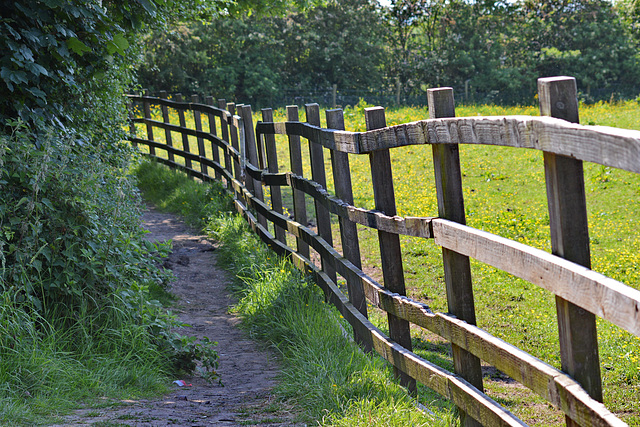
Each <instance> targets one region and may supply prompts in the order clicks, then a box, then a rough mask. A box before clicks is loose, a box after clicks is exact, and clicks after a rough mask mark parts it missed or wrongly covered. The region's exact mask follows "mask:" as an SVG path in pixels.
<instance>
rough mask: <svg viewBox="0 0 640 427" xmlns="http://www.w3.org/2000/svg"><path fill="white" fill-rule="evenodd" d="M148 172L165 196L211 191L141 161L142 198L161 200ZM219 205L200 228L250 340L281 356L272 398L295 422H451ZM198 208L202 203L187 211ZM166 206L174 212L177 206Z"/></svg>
mask: <svg viewBox="0 0 640 427" xmlns="http://www.w3.org/2000/svg"><path fill="white" fill-rule="evenodd" d="M148 174H150V175H153V176H155V177H156V178H158V177H163V179H165V182H169V181H172V182H174V180H175V182H178V181H180V184H179V187H177V188H174V189H172V190H171V194H183V193H191V194H197V193H200V194H207V193H211V192H212V191H213V192H217V191H218V190H211V188H210V187H209V186H208V185H203V184H200V183H197V182H194V181H190V180H183V179H182V178H176V176H180V175H181V174H179V173H177V172H172V171H169V170H168V169H167V168H164V167H163V166H159V165H157V164H147V165H144V166H143V167H142V168H141V169H140V170H139V176H140V181H141V182H148V183H150V184H151V185H149V186H147V185H144V186H142V189H143V192H144V194H145V197H147V198H148V199H149V200H154V201H155V200H160V199H159V198H156V195H155V194H154V193H155V190H154V188H155V186H154V185H152V183H153V182H158V181H157V180H147V179H146V176H147V175H148ZM213 188H217V187H216V186H215V185H214V186H213ZM165 189H166V186H165ZM165 189H163V190H162V191H164V190H165ZM205 199H206V198H205ZM201 202H206V200H202V201H201ZM221 202H222V204H221V205H219V206H220V210H219V211H218V212H217V213H213V214H212V215H211V214H210V216H209V217H208V218H209V219H208V222H207V225H206V230H207V231H208V232H209V233H211V235H212V236H213V237H215V238H216V240H217V241H218V242H220V244H221V246H220V248H219V249H218V250H217V251H216V253H217V256H218V261H219V262H220V263H221V265H223V266H224V267H225V268H227V269H229V270H230V271H232V272H233V273H234V274H235V275H236V279H235V280H234V282H233V283H232V284H231V289H232V290H233V292H234V294H235V295H236V296H237V297H238V303H237V304H236V306H235V307H234V311H235V312H237V313H238V315H239V316H240V317H241V318H242V327H243V328H244V329H246V331H247V333H248V334H249V335H251V336H252V337H254V338H257V339H259V340H262V341H264V342H267V343H269V344H270V345H271V346H272V347H274V348H275V349H277V351H278V353H279V354H280V355H281V361H282V369H283V371H282V375H281V377H280V382H279V385H278V386H277V388H276V393H277V395H278V396H279V397H280V399H281V402H283V403H284V402H286V403H287V405H293V406H294V407H295V410H296V411H297V414H298V415H297V417H298V421H300V422H318V423H320V424H323V425H340V426H347V425H349V426H350V425H365V424H366V425H372V424H374V425H375V424H378V425H423V426H448V425H453V424H455V415H454V413H453V409H452V408H451V407H450V406H449V405H448V404H447V403H446V402H443V401H442V400H438V401H437V402H436V403H437V404H436V405H431V404H432V403H433V401H434V400H436V399H437V398H436V397H435V396H434V395H432V394H428V395H427V397H426V398H425V397H423V398H422V400H423V402H424V403H426V404H430V407H431V408H432V410H431V411H432V412H431V413H430V412H429V411H426V412H423V411H421V410H420V409H418V407H416V405H415V403H416V402H415V400H414V399H412V398H411V397H409V396H408V395H407V393H406V391H405V390H404V389H403V388H402V387H400V386H399V385H397V384H396V383H395V382H394V380H393V378H392V374H391V371H390V369H389V367H388V366H387V364H386V363H385V362H383V361H382V359H380V358H378V357H377V356H370V355H365V354H364V353H363V352H362V351H361V350H360V349H359V348H358V347H357V345H356V344H355V343H353V342H352V341H351V340H350V339H349V338H348V337H347V336H345V333H344V331H345V330H349V328H350V327H349V325H348V324H347V323H346V322H345V321H344V320H343V319H341V317H340V315H339V313H338V312H337V311H336V310H335V309H334V308H333V307H332V306H331V305H329V304H327V303H325V301H324V297H323V295H322V293H321V292H320V290H319V288H318V287H316V286H315V285H314V284H313V283H311V282H310V281H309V279H308V278H307V277H304V276H303V275H302V274H301V273H300V271H298V270H297V269H296V268H295V267H293V265H292V264H291V263H290V262H289V261H286V260H284V259H282V258H280V257H277V256H276V255H274V254H273V253H272V252H270V251H269V250H268V249H267V247H266V246H265V245H263V244H262V243H261V242H260V241H259V240H258V238H257V236H256V235H255V234H254V233H253V232H252V231H251V230H250V229H249V228H248V227H247V225H246V223H245V221H244V220H243V219H242V218H241V217H240V216H237V215H234V214H231V213H230V212H228V209H229V205H228V203H229V201H228V199H227V200H226V201H224V200H222V201H221ZM197 206H202V204H199V203H197V204H196V205H195V206H194V209H196V208H197ZM166 208H167V209H169V210H172V211H176V212H177V211H181V210H182V201H178V202H177V203H169V204H167V205H166ZM200 212H202V211H200ZM202 215H204V213H202Z"/></svg>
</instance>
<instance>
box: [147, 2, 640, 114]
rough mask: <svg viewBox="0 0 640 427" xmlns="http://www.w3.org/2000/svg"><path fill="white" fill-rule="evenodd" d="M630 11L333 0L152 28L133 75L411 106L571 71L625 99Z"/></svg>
mask: <svg viewBox="0 0 640 427" xmlns="http://www.w3.org/2000/svg"><path fill="white" fill-rule="evenodd" d="M639 3H640V2H639ZM638 9H640V6H636V2H635V1H633V0H624V1H618V2H615V4H613V3H612V2H610V1H605V0H545V1H544V2H539V1H533V0H520V1H516V2H506V1H490V0H487V1H480V0H478V1H465V0H395V1H392V2H391V4H389V5H386V6H382V5H380V4H379V3H378V2H377V1H375V0H335V1H329V2H327V3H326V4H324V5H322V6H317V7H313V8H309V9H306V10H290V11H289V12H288V13H286V14H284V15H283V14H278V15H277V16H275V15H274V16H267V15H265V14H252V15H250V16H247V15H242V16H239V15H226V16H222V15H221V16H217V17H215V18H214V19H213V20H212V21H211V22H206V23H202V22H200V23H184V24H181V25H175V26H173V27H171V28H170V29H169V30H168V31H167V30H163V31H158V32H155V33H153V34H151V35H150V36H149V37H148V39H147V40H146V43H147V49H145V54H144V55H145V58H144V61H143V65H142V66H141V68H140V69H139V77H140V80H141V83H142V84H143V85H144V86H145V87H148V88H149V89H151V90H152V91H157V90H161V89H165V90H170V91H172V92H182V93H185V94H191V93H201V94H207V95H209V94H213V95H215V96H218V97H225V98H227V99H231V100H237V101H240V102H247V103H252V104H254V105H265V104H269V105H274V103H279V102H285V101H286V102H291V101H292V100H293V97H292V96H291V95H285V94H292V93H295V92H298V95H297V96H304V94H305V93H306V94H311V93H324V95H323V97H324V101H325V103H327V104H329V103H331V102H332V101H333V94H332V93H331V92H332V88H334V87H335V88H337V91H338V92H337V94H338V99H337V102H338V103H339V104H345V103H352V102H353V100H354V99H355V100H357V98H358V97H365V98H366V97H367V96H369V97H370V98H372V99H376V97H378V98H377V99H381V100H382V99H384V100H386V102H385V103H386V104H387V105H389V104H393V103H395V102H398V101H399V102H400V103H403V104H407V103H408V104H412V103H413V104H416V103H421V99H423V98H424V93H425V91H426V89H427V88H430V87H438V86H453V87H454V88H456V96H457V97H458V98H459V99H466V100H467V101H474V102H493V103H503V104H518V103H530V102H533V101H534V99H533V97H534V95H535V93H536V88H535V87H534V83H532V82H535V81H536V78H537V77H543V76H552V75H571V76H575V77H576V79H577V81H578V88H579V91H580V96H581V97H582V98H583V99H584V100H586V101H590V100H597V99H607V100H608V99H610V98H611V96H612V94H613V97H614V98H615V99H619V98H630V97H635V96H637V95H638V91H639V90H638V88H639V87H640V85H639V83H640V63H639V56H638V42H639V40H640V37H639V35H638V31H637V29H636V28H637V26H638V20H639V18H638V16H639V15H640V12H639V10H638ZM346 94H351V95H350V96H345V95H346ZM341 96H342V97H341ZM288 98H291V100H289V99H288ZM319 101H320V102H322V101H323V100H319Z"/></svg>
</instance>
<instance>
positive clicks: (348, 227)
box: [325, 109, 373, 352]
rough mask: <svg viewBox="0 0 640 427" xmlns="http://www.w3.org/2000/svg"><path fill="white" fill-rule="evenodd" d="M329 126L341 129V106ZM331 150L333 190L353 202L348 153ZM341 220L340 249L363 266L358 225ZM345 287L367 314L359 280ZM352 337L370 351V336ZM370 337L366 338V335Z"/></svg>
mask: <svg viewBox="0 0 640 427" xmlns="http://www.w3.org/2000/svg"><path fill="white" fill-rule="evenodd" d="M325 115H326V117H327V128H328V129H337V130H345V129H344V113H343V111H342V110H339V109H338V110H327V111H326V112H325ZM330 152H331V169H332V171H333V184H334V187H335V190H336V196H338V198H339V199H341V200H342V201H344V202H346V203H349V204H350V205H353V188H352V183H351V170H350V167H349V155H348V154H347V153H343V152H341V151H338V150H330ZM338 221H339V222H340V241H341V242H342V253H343V254H344V257H345V258H347V259H348V260H349V261H351V263H352V264H353V265H355V266H356V267H358V268H359V269H362V260H361V259H360V242H359V240H358V229H357V228H356V224H355V223H354V222H352V221H349V220H348V219H347V218H342V217H340V218H338ZM346 280H347V290H348V293H349V302H351V304H353V306H354V307H355V308H356V309H357V310H358V311H359V312H360V313H362V315H363V316H365V317H367V299H366V297H365V295H364V289H363V287H362V283H361V282H360V281H359V280H354V279H353V277H347V278H346ZM354 332H355V339H356V341H357V342H358V343H360V345H362V346H363V347H364V349H365V350H366V351H367V352H372V351H373V344H372V342H371V336H370V335H366V336H361V334H358V331H357V330H356V329H354ZM366 338H369V339H366Z"/></svg>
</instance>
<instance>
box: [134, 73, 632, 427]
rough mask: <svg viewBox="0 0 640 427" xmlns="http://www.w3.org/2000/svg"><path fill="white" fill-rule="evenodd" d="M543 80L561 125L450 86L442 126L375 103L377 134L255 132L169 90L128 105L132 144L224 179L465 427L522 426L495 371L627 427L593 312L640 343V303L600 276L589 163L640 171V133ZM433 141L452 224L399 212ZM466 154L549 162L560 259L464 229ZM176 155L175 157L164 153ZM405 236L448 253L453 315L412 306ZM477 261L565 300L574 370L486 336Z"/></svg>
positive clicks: (584, 419) (316, 124)
mask: <svg viewBox="0 0 640 427" xmlns="http://www.w3.org/2000/svg"><path fill="white" fill-rule="evenodd" d="M538 83H539V92H540V100H541V112H542V114H543V116H553V117H528V116H526V117H525V116H502V117H467V118H455V110H454V103H453V92H452V90H451V89H450V88H440V89H431V90H429V93H428V99H429V111H430V118H429V119H427V120H422V121H418V122H413V123H407V124H402V125H397V126H391V127H387V126H386V121H385V118H384V110H383V109H382V108H380V107H376V108H372V109H367V110H366V111H365V118H366V125H367V131H366V132H347V131H345V130H344V121H343V118H342V111H341V110H330V111H327V112H326V114H327V123H328V127H331V128H332V129H323V128H321V127H320V116H319V109H318V106H317V105H316V104H311V105H307V106H306V116H307V120H308V121H307V123H302V122H299V121H298V111H297V107H287V120H288V121H286V122H280V123H275V122H273V113H272V111H271V110H269V109H267V110H263V111H262V118H263V121H262V122H258V123H257V125H256V126H255V128H254V126H253V124H252V113H251V107H250V106H236V105H234V104H231V103H225V101H224V100H218V107H214V106H212V105H211V104H213V99H208V100H207V102H206V104H201V103H198V102H197V99H195V98H192V102H190V103H187V102H182V101H181V97H174V99H177V100H168V99H163V98H166V94H162V95H163V98H153V97H149V96H130V98H131V101H132V103H137V104H139V105H141V106H142V108H141V111H143V113H144V116H143V117H139V118H133V123H141V124H144V125H145V128H146V130H147V133H146V138H139V137H136V136H135V135H132V138H131V141H132V143H134V144H138V145H146V146H147V147H149V155H150V156H152V157H154V158H156V159H158V160H159V161H161V162H163V163H165V164H168V165H170V166H172V167H174V168H178V169H181V170H183V171H186V172H187V173H189V174H190V175H192V176H194V177H197V178H200V179H202V180H212V179H218V180H222V181H223V182H224V183H225V185H226V186H227V188H228V189H229V190H230V191H232V192H233V194H234V195H235V204H236V207H237V209H238V211H239V212H240V213H241V214H242V215H243V216H244V217H245V218H246V220H247V221H248V223H249V224H250V226H251V227H252V228H253V229H254V230H255V231H256V232H257V233H258V234H259V236H260V237H261V239H262V240H264V241H265V242H266V243H267V244H268V245H270V247H271V248H272V249H273V250H275V251H276V252H278V253H280V254H282V255H286V256H288V257H290V258H291V259H292V261H293V262H294V263H295V264H296V265H297V266H298V267H300V268H302V269H304V270H306V271H307V272H309V273H310V274H312V275H313V276H314V278H315V279H316V282H317V284H318V285H319V286H320V287H321V288H322V289H323V290H324V292H325V294H326V296H327V299H328V300H329V301H331V302H332V303H333V304H334V305H335V306H336V307H337V308H338V310H339V311H340V312H341V313H342V314H343V316H344V318H345V319H347V320H348V321H349V322H350V324H351V325H352V326H353V329H354V335H355V337H354V338H355V339H356V341H357V342H359V343H360V344H361V345H362V346H363V348H364V349H365V350H367V351H376V352H377V353H378V354H380V355H381V356H382V357H384V358H385V359H386V360H388V361H389V362H390V363H391V364H392V365H393V367H394V369H395V372H396V374H397V376H398V377H399V378H400V381H401V382H402V383H403V384H404V385H405V386H407V387H408V389H409V391H410V392H413V391H414V390H415V381H419V382H420V383H422V384H424V385H426V386H427V387H430V388H431V389H433V390H435V391H436V392H438V393H439V394H441V395H443V396H445V397H447V398H449V399H451V400H452V401H453V402H454V404H455V405H456V406H457V407H458V408H459V410H460V414H461V417H462V423H463V425H465V426H472V425H487V426H494V425H496V426H498V425H500V426H501V425H505V426H516V425H524V424H523V423H522V421H520V420H519V419H517V418H516V417H515V416H514V415H513V414H511V413H510V412H509V411H508V410H506V409H504V408H503V407H501V406H500V405H498V404H497V403H496V402H495V401H493V400H492V399H491V398H489V397H488V396H487V395H486V394H484V393H483V383H482V375H481V371H480V361H481V360H482V361H484V362H486V363H488V364H490V365H492V366H495V367H496V368H497V369H499V370H500V371H503V372H504V373H506V374H507V375H509V376H510V377H511V378H513V379H515V380H517V381H519V382H520V383H522V384H523V385H525V386H526V387H528V388H530V389H531V390H532V391H534V392H535V393H537V394H539V395H540V396H542V397H543V398H544V399H546V400H547V401H548V402H549V403H550V404H552V405H553V406H555V407H557V408H559V409H560V410H562V411H563V412H564V413H565V414H566V422H567V425H581V426H621V425H626V424H625V423H624V422H622V421H621V420H620V419H618V418H617V417H616V416H615V415H614V414H612V413H611V412H610V411H609V410H608V409H607V408H606V407H605V406H604V405H603V404H602V403H601V402H602V386H601V376H600V369H599V366H600V362H599V357H598V343H597V338H596V335H595V316H599V317H601V318H603V319H606V320H607V321H609V322H611V323H613V324H615V325H617V326H619V327H621V328H623V329H625V330H627V331H629V332H630V333H632V334H634V335H635V336H640V291H637V290H635V289H633V288H631V287H629V286H626V285H625V284H623V283H621V282H618V281H616V280H613V279H611V278H608V277H606V276H603V275H601V274H599V273H596V272H594V271H592V270H591V269H590V265H589V263H590V255H589V240H588V231H587V228H586V204H585V202H584V178H583V173H582V161H589V162H594V163H599V164H602V165H605V166H610V167H615V168H619V169H624V170H627V171H632V172H636V173H640V132H637V131H627V130H621V129H613V128H605V127H595V126H589V127H586V126H581V125H579V124H577V122H578V112H577V99H576V93H575V80H574V79H572V78H567V77H560V78H549V79H540V80H539V82H538ZM151 105H155V106H159V107H160V109H161V111H162V117H163V120H162V121H159V120H154V119H152V116H151V108H150V106H151ZM169 108H172V109H175V110H177V111H178V113H179V117H180V125H176V124H171V123H169V120H168V117H169V115H168V113H167V109H169ZM236 108H237V109H238V115H236V114H235V109H236ZM186 111H192V112H193V114H194V123H195V129H190V128H187V127H186V125H185V120H184V114H185V112H186ZM201 115H206V116H207V117H208V118H209V132H206V131H204V130H203V129H202V124H201V120H200V117H201ZM154 127H157V128H160V129H163V130H164V132H165V141H166V143H162V142H158V141H154V134H153V128H154ZM216 128H219V129H221V132H220V134H221V136H218V135H217V134H216ZM132 129H135V125H132ZM171 132H178V133H180V134H181V135H182V136H183V139H182V142H183V147H182V148H177V147H176V146H175V143H176V140H174V139H172V137H171ZM276 134H278V135H287V136H288V138H289V154H290V159H289V160H290V164H291V170H290V171H287V172H280V170H279V166H278V159H277V153H276V150H275V138H274V135H276ZM189 136H190V137H193V138H195V139H196V140H197V147H198V148H197V154H196V153H192V152H191V150H190V146H189V140H188V137H189ZM300 137H302V138H304V139H306V140H307V141H308V143H309V152H310V156H311V159H310V163H311V171H312V174H311V175H312V176H311V177H310V179H309V177H307V178H305V177H303V168H302V152H301V150H300V143H301V140H300ZM205 141H208V143H210V144H211V149H212V153H213V155H212V156H211V157H212V158H208V157H206V155H205V153H206V150H205ZM419 144H428V145H431V146H432V150H433V158H434V168H435V175H436V190H437V196H438V210H439V217H438V218H431V217H399V216H397V215H396V210H395V195H394V191H393V179H392V171H391V163H390V157H389V150H390V149H393V148H395V147H400V146H405V145H419ZM458 144H486V145H499V146H508V147H518V148H529V149H536V150H541V151H543V153H544V159H545V176H546V182H547V196H548V201H549V209H550V228H551V234H552V236H551V240H552V252H553V253H551V254H550V253H547V252H544V251H541V250H538V249H534V248H531V247H529V246H526V245H523V244H521V243H517V242H514V241H511V240H508V239H505V238H503V237H500V236H496V235H493V234H490V233H487V232H484V231H480V230H477V229H474V228H471V227H469V226H467V225H465V218H464V200H463V196H462V187H461V177H460V163H459V156H458ZM323 147H325V148H327V149H329V152H330V155H331V165H332V171H333V176H334V182H335V192H336V194H335V195H331V194H329V193H328V192H327V190H326V177H325V169H324V160H323V151H322V148H323ZM162 151H164V152H165V153H166V155H164V156H161V155H160V154H159V153H160V152H162ZM220 151H221V152H222V155H221V154H220ZM347 153H351V154H362V155H367V156H368V157H369V160H370V164H371V172H372V183H373V188H374V198H375V206H376V209H375V210H367V209H362V208H358V207H356V206H354V205H353V194H352V190H351V177H350V172H349V159H348V156H347ZM176 159H181V160H180V161H179V160H176ZM221 159H224V165H222V164H221V161H222V160H221ZM194 164H197V165H199V166H198V167H196V166H194ZM210 169H211V170H212V171H211V172H210V171H209V170H210ZM263 185H266V186H269V188H270V191H269V194H270V197H271V200H270V204H269V203H268V202H266V201H265V200H264V194H263V190H262V187H263ZM283 186H288V187H291V189H292V194H293V208H294V215H293V218H290V217H289V216H287V215H285V214H284V213H283V203H282V196H281V192H280V188H281V187H283ZM305 197H306V198H309V197H310V198H311V199H312V200H313V201H314V204H315V210H316V218H317V222H318V224H317V225H318V227H317V231H316V230H313V229H312V228H310V227H308V224H307V212H306V208H305V203H304V199H305ZM330 214H334V215H336V216H337V217H338V219H339V225H340V237H341V238H340V241H341V247H342V251H343V254H341V253H340V252H339V251H338V250H337V249H336V248H334V247H333V243H332V238H333V236H332V230H331V224H330V220H329V218H330ZM356 224H359V225H363V226H366V227H369V228H372V229H375V230H377V231H378V238H379V243H380V251H381V260H382V268H383V278H384V286H382V285H381V284H379V283H377V282H376V281H375V280H373V279H372V278H371V277H369V276H367V275H366V274H365V273H364V272H363V270H362V264H361V260H360V249H359V245H358V237H357V230H356ZM286 233H289V234H291V235H292V236H294V237H295V242H296V245H295V246H296V247H295V248H293V247H290V246H288V244H287V239H286ZM400 235H408V236H416V237H421V238H425V239H434V241H435V243H436V244H437V245H439V246H441V247H442V251H443V260H444V268H445V282H446V289H447V300H448V309H449V313H447V314H445V313H434V312H432V311H431V309H430V308H429V307H428V306H426V305H425V304H423V303H421V302H418V301H415V300H412V299H410V298H408V297H407V296H406V295H405V291H404V276H403V274H404V272H403V268H402V256H401V253H400V245H399V240H398V238H399V236H400ZM309 248H312V249H313V250H314V251H315V252H317V253H318V254H319V258H318V259H319V260H320V266H318V265H316V264H315V263H314V262H313V261H312V256H311V255H310V250H309ZM470 258H474V259H476V260H479V261H481V262H483V263H486V264H489V265H491V266H493V267H496V268H498V269H500V270H503V271H505V272H508V273H511V274H513V275H515V276H517V277H520V278H522V279H524V280H527V281H529V282H531V283H533V284H535V285H537V286H539V287H541V288H544V289H546V290H548V291H550V292H552V293H553V294H554V295H556V305H557V312H558V322H559V329H560V354H561V363H562V371H560V370H558V369H556V368H554V367H552V366H550V365H549V364H547V363H544V362H543V361H541V360H539V359H537V358H535V357H533V356H532V355H530V354H528V353H526V352H524V351H522V350H520V349H518V348H517V347H515V346H513V345H511V344H508V343H506V342H504V341H502V340H500V339H498V338H496V337H494V336H492V335H490V334H489V333H487V332H486V331H484V330H482V329H480V328H478V327H477V326H475V308H474V302H473V287H472V283H471V274H470V266H469V265H470V264H469V259H470ZM337 275H340V276H341V277H343V278H345V280H346V283H347V289H348V296H346V295H344V294H343V293H342V291H341V290H340V289H339V287H338V285H337V280H336V278H337ZM367 301H368V302H369V303H370V304H372V305H374V306H376V307H378V308H380V309H382V310H384V311H385V312H386V313H387V314H388V321H389V331H390V336H386V335H384V334H383V333H382V332H381V331H380V330H379V329H377V328H376V327H375V326H373V325H372V324H371V322H369V320H368V319H367ZM411 324H413V325H417V326H419V327H422V328H425V329H427V330H429V331H431V332H433V333H436V334H437V335H439V336H441V337H443V338H444V339H445V340H447V341H449V342H451V344H452V349H453V359H454V371H455V373H451V372H447V371H446V370H444V369H442V368H440V367H438V366H436V365H434V364H432V363H430V362H428V361H427V360H425V359H423V358H421V357H419V356H417V355H416V354H415V353H413V352H412V351H411V336H410V334H409V326H410V325H411Z"/></svg>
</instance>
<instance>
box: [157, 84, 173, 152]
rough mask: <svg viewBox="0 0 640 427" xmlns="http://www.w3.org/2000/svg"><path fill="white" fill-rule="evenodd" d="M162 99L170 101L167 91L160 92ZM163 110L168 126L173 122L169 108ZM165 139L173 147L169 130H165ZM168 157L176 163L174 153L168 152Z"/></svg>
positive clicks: (162, 107)
mask: <svg viewBox="0 0 640 427" xmlns="http://www.w3.org/2000/svg"><path fill="white" fill-rule="evenodd" d="M160 98H162V99H168V94H167V91H166V90H161V91H160ZM161 109H162V121H163V122H164V123H166V124H169V123H170V122H171V120H170V119H169V107H167V106H166V105H162V106H161ZM164 139H165V141H166V143H167V145H168V146H169V147H173V140H172V139H171V131H170V130H169V129H165V130H164ZM167 157H168V159H169V161H171V162H173V161H174V157H173V153H172V152H171V151H168V152H167Z"/></svg>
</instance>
